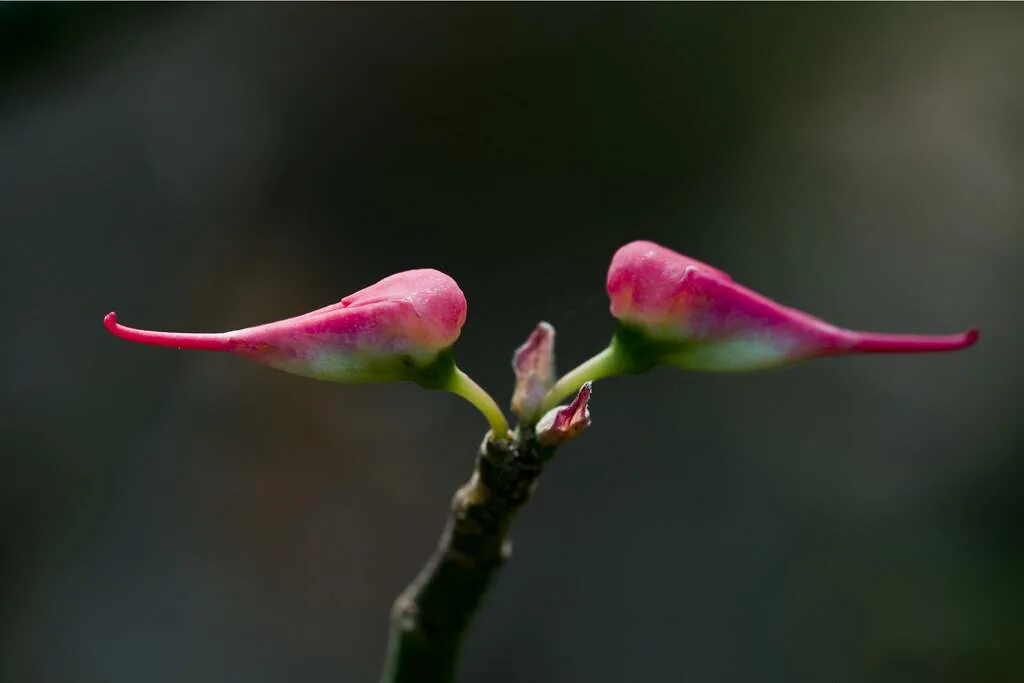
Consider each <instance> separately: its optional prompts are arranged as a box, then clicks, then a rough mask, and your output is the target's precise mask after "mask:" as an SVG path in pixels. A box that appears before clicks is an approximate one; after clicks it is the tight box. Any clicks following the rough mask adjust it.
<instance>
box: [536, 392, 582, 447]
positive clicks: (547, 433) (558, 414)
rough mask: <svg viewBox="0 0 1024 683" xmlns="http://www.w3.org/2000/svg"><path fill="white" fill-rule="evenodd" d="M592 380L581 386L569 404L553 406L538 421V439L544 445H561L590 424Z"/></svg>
mask: <svg viewBox="0 0 1024 683" xmlns="http://www.w3.org/2000/svg"><path fill="white" fill-rule="evenodd" d="M592 386H593V383H592V382H586V383H585V384H584V385H583V386H582V387H580V390H579V392H577V394H576V398H574V399H573V400H572V402H571V403H569V405H565V406H558V407H555V408H552V409H551V410H549V411H548V412H547V413H545V414H544V417H542V418H541V419H540V420H538V421H537V441H538V442H539V443H540V444H541V445H543V446H561V445H562V444H564V443H566V442H568V441H571V440H572V439H574V438H576V437H577V436H578V435H579V433H580V432H582V431H583V430H584V429H586V428H587V427H589V426H590V393H591V387H592Z"/></svg>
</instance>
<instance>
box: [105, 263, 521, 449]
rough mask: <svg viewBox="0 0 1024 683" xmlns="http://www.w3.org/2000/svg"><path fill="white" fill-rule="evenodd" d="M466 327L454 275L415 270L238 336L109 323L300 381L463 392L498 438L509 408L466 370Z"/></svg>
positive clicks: (111, 318)
mask: <svg viewBox="0 0 1024 683" xmlns="http://www.w3.org/2000/svg"><path fill="white" fill-rule="evenodd" d="M465 321H466V297H465V295H464V294H463V293H462V290H461V289H459V286H458V284H457V283H456V282H455V280H453V279H452V278H451V277H449V276H448V275H446V274H444V273H442V272H440V271H437V270H432V269H421V270H408V271H405V272H402V273H396V274H394V275H391V276H389V277H386V278H384V279H383V280H381V281H380V282H377V283H376V284H374V285H371V286H369V287H367V288H365V289H361V290H359V291H358V292H356V293H355V294H351V295H349V296H347V297H345V298H343V299H342V300H341V301H340V302H338V303H336V304H331V305H330V306H325V307H324V308H320V309H317V310H315V311H312V312H310V313H306V314H304V315H300V316H297V317H294V318H288V319H285V320H279V321H277V322H272V323H267V324H265V325H257V326H256V327H247V328H245V329H241V330H234V331H232V332H220V333H210V334H207V333H182V332H155V331H149V330H139V329H135V328H131V327H125V326H124V325H121V324H120V323H119V322H118V320H117V315H116V314H115V313H109V314H107V316H106V317H105V318H104V319H103V324H104V325H105V326H106V328H107V329H108V330H109V331H110V332H111V334H114V335H115V336H118V337H121V338H122V339H127V340H128V341H134V342H139V343H142V344H153V345H156V346H170V347H175V348H179V349H199V350H203V351H230V352H232V353H235V354H237V355H239V356H243V357H245V358H248V359H249V360H253V361H255V362H257V363H262V364H264V365H269V366H270V367H273V368H277V369H278V370H284V371H285V372H290V373H293V374H296V375H303V376H306V377H312V378H315V379H322V380H329V381H333V382H346V383H362V382H387V381H398V380H408V381H412V382H416V383H418V384H420V385H422V386H425V387H428V388H431V389H443V390H447V391H452V392H454V393H457V394H459V395H461V396H463V397H465V398H466V399H467V400H469V401H470V402H471V403H473V404H474V405H476V406H477V407H478V408H479V409H480V410H481V412H483V413H484V415H485V416H486V417H487V418H488V420H489V421H490V422H491V426H492V427H493V428H494V431H495V435H496V437H497V438H504V436H505V433H506V432H507V431H508V425H507V423H506V421H505V418H504V416H503V415H502V413H501V409H500V408H498V407H497V405H496V404H495V403H494V400H493V399H492V398H491V397H490V396H489V395H487V393H486V392H484V391H483V389H481V388H480V387H479V386H478V385H477V384H476V383H475V382H473V380H472V379H470V378H469V377H468V376H467V375H466V374H465V373H463V372H462V371H461V370H459V369H458V368H457V367H456V365H455V361H454V357H453V355H452V352H451V347H452V345H453V344H454V343H455V341H456V340H457V339H458V338H459V334H460V333H461V331H462V325H463V323H465Z"/></svg>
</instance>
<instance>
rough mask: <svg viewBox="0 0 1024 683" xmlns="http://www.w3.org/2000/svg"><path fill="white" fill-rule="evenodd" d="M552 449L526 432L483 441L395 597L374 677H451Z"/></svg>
mask: <svg viewBox="0 0 1024 683" xmlns="http://www.w3.org/2000/svg"><path fill="white" fill-rule="evenodd" d="M552 453H553V451H552V450H551V449H549V448H545V447H543V446H540V445H538V444H537V442H536V440H535V439H534V436H533V434H532V432H522V433H520V432H517V433H516V434H515V435H514V438H513V440H512V441H511V442H510V443H505V444H495V443H493V442H491V441H484V444H483V445H482V446H481V447H480V453H479V455H478V456H477V460H476V468H475V470H474V472H473V476H472V477H471V478H470V480H469V481H468V482H467V483H466V484H465V485H463V486H462V488H460V489H459V490H458V491H457V492H456V493H455V497H454V499H453V500H452V508H451V514H450V516H449V519H448V524H447V526H446V527H445V530H444V533H443V534H442V536H441V541H440V543H439V545H438V547H437V550H436V551H435V552H434V554H433V556H431V558H430V559H429V560H428V561H427V564H426V566H424V568H423V569H422V570H421V571H420V573H419V575H418V576H417V577H416V578H415V579H414V580H413V582H412V583H411V584H410V585H409V587H408V588H406V589H405V591H404V592H403V593H402V594H401V595H400V596H398V599H397V600H396V601H395V605H394V608H393V609H392V612H391V634H390V637H389V640H388V651H387V659H386V661H385V666H384V674H383V676H382V678H381V683H411V682H412V681H415V682H416V683H450V682H451V681H454V680H455V673H456V666H457V663H458V656H459V648H460V645H461V643H462V638H463V635H464V634H465V633H466V629H467V628H468V627H469V624H470V621H471V620H472V618H473V615H474V614H475V613H476V610H477V608H478V607H479V605H480V602H481V600H482V599H483V597H484V595H485V594H486V593H487V590H488V588H489V587H490V585H491V582H492V581H493V579H494V577H495V575H496V574H497V573H498V571H499V570H500V569H501V566H502V565H503V564H504V563H505V561H506V560H507V559H508V557H509V554H510V552H511V543H510V541H509V537H508V536H509V528H510V526H511V524H512V520H513V518H514V517H515V515H516V513H517V512H518V511H519V509H520V508H522V506H523V505H524V504H525V503H526V501H527V500H528V499H529V497H530V493H531V492H532V490H533V487H534V484H535V483H536V481H537V477H538V476H540V472H541V469H542V468H543V465H544V462H545V461H547V460H548V459H549V458H550V456H551V455H552Z"/></svg>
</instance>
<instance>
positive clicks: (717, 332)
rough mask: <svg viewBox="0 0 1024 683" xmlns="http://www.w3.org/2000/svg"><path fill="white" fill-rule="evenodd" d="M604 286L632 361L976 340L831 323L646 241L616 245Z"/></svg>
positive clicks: (696, 363) (713, 360)
mask: <svg viewBox="0 0 1024 683" xmlns="http://www.w3.org/2000/svg"><path fill="white" fill-rule="evenodd" d="M607 287H608V295H609V297H610V298H611V312H612V315H613V316H615V317H616V318H618V319H619V320H620V321H621V322H622V326H623V329H622V330H621V331H620V333H619V335H618V341H619V342H620V343H621V344H622V345H623V346H624V347H625V352H626V353H627V354H629V355H632V356H633V357H634V360H635V363H636V364H639V365H648V366H649V365H651V364H654V363H667V364H670V365H676V366H680V367H684V368H691V369H699V370H724V371H740V370H755V369H760V368H767V367H773V366H777V365H783V364H786V363H790V362H793V361H797V360H801V359H804V358H811V357H816V356H834V355H840V354H848V353H887V352H896V353H905V352H922V351H950V350H955V349H963V348H966V347H968V346H970V345H972V344H973V343H974V342H975V341H977V339H978V331H977V330H970V331H968V332H964V333H962V334H957V335H951V336H914V335H894V334H877V333H873V332H856V331H853V330H847V329H843V328H840V327H836V326H834V325H831V324H829V323H827V322H825V321H823V320H819V319H818V318H815V317H813V316H811V315H808V314H807V313H803V312H802V311H798V310H796V309H794V308H789V307H787V306H783V305H781V304H778V303H776V302H774V301H772V300H771V299H768V298H767V297H764V296H762V295H760V294H758V293H757V292H754V291H752V290H750V289H747V288H746V287H744V286H742V285H740V284H737V283H736V282H733V280H732V278H731V277H730V276H729V275H728V274H726V273H724V272H722V271H721V270H718V269H717V268H713V267H711V266H709V265H706V264H704V263H701V262H700V261H697V260H696V259H692V258H690V257H688V256H683V255H682V254H679V253H676V252H674V251H672V250H671V249H666V248H665V247H662V246H659V245H657V244H654V243H653V242H644V241H638V242H631V243H629V244H627V245H626V246H624V247H622V248H621V249H619V250H618V251H617V252H616V253H615V256H614V257H613V258H612V263H611V267H610V268H609V270H608V281H607Z"/></svg>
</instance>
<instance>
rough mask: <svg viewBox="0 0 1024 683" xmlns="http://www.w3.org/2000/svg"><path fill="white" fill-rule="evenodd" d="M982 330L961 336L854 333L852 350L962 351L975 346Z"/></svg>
mask: <svg viewBox="0 0 1024 683" xmlns="http://www.w3.org/2000/svg"><path fill="white" fill-rule="evenodd" d="M980 337H981V330H979V329H978V328H976V327H975V328H971V329H969V330H967V331H966V332H961V333H960V334H950V335H916V334H885V333H878V332H854V333H853V346H852V349H853V350H854V351H855V352H858V353H928V352H941V351H960V350H962V349H966V348H968V347H971V346H973V345H974V344H975V343H976V342H977V341H978V339H979V338H980Z"/></svg>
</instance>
